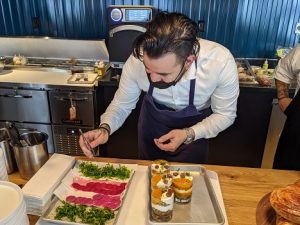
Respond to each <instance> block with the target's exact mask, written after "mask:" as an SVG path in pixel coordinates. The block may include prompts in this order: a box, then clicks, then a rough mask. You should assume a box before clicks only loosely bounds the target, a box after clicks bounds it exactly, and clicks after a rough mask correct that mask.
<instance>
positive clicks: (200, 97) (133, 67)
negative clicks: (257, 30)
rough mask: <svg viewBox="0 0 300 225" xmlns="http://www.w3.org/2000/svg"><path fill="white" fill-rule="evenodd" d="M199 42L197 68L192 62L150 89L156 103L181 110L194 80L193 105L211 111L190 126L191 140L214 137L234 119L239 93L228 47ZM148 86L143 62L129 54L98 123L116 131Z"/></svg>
mask: <svg viewBox="0 0 300 225" xmlns="http://www.w3.org/2000/svg"><path fill="white" fill-rule="evenodd" d="M199 42H200V52H199V56H198V59H197V70H196V67H195V62H194V63H193V64H192V65H191V67H190V68H189V70H188V71H187V72H186V73H185V74H184V75H183V77H182V78H181V80H180V81H179V82H178V83H177V84H176V85H175V86H171V87H169V88H167V89H158V88H154V90H153V94H152V96H153V98H154V100H155V101H156V102H158V103H160V104H164V105H165V106H167V107H169V108H172V109H175V110H180V109H183V108H185V107H187V106H188V104H189V91H190V80H192V79H196V87H195V96H194V105H195V106H196V108H197V109H198V110H201V109H205V108H208V107H211V109H212V111H213V113H212V114H211V115H210V116H209V117H207V118H206V119H204V120H202V121H201V122H198V123H197V124H195V125H193V126H192V128H193V129H194V131H195V140H196V139H199V138H211V137H215V136H216V135H217V134H218V133H219V132H221V131H223V130H224V129H226V128H227V127H229V126H230V125H231V124H232V123H233V122H234V119H235V117H236V105H237V98H238V95H239V81H238V73H237V67H236V64H235V60H234V58H233V56H232V55H231V53H230V52H229V50H228V49H226V48H225V47H223V46H222V45H220V44H217V43H215V42H211V41H208V40H204V39H200V40H199ZM148 89H149V81H148V78H147V75H146V72H145V67H144V64H143V63H142V62H141V61H140V60H138V59H136V58H135V57H134V56H132V55H131V56H130V57H129V58H128V60H127V61H126V63H125V65H124V67H123V71H122V74H121V79H120V83H119V88H118V90H117V91H116V93H115V96H114V99H113V100H112V102H111V103H110V105H109V106H108V108H107V109H106V112H105V113H104V114H103V115H102V116H101V123H107V124H109V125H110V127H111V133H113V132H114V131H116V130H117V129H118V128H119V127H120V126H122V124H123V123H124V121H125V119H126V118H127V117H128V115H129V114H130V113H131V111H132V110H133V109H134V108H135V106H136V103H137V101H138V100H139V96H140V94H141V91H145V92H147V91H148Z"/></svg>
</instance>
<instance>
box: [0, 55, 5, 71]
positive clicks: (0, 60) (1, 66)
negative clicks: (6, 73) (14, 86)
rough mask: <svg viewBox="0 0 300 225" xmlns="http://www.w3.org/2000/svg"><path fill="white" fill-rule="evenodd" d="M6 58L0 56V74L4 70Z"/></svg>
mask: <svg viewBox="0 0 300 225" xmlns="http://www.w3.org/2000/svg"><path fill="white" fill-rule="evenodd" d="M5 61H6V57H5V56H0V72H1V71H2V70H3V69H4V66H5Z"/></svg>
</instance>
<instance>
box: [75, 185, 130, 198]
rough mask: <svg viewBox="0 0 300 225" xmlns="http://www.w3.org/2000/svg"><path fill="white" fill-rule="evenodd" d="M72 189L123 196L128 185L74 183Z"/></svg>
mask: <svg viewBox="0 0 300 225" xmlns="http://www.w3.org/2000/svg"><path fill="white" fill-rule="evenodd" d="M72 187H73V188H75V189H76V190H80V191H88V192H95V193H99V194H104V195H121V194H122V193H123V192H124V190H125V188H126V183H119V184H115V183H108V182H101V183H100V182H89V183H86V185H81V184H78V183H72Z"/></svg>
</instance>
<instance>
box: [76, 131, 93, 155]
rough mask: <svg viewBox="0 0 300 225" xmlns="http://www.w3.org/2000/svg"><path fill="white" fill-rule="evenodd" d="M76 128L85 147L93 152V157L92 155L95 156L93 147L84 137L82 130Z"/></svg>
mask: <svg viewBox="0 0 300 225" xmlns="http://www.w3.org/2000/svg"><path fill="white" fill-rule="evenodd" d="M78 130H79V133H80V135H81V136H82V138H83V141H84V143H85V146H86V147H87V148H88V150H89V151H90V152H91V153H92V154H93V158H94V156H95V151H94V149H93V148H92V146H91V144H90V143H89V141H88V140H87V139H86V137H85V136H84V135H83V132H82V130H81V129H80V128H79V129H78Z"/></svg>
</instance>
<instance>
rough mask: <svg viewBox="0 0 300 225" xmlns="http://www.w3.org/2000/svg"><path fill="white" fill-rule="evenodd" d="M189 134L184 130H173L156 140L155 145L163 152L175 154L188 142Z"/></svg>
mask: <svg viewBox="0 0 300 225" xmlns="http://www.w3.org/2000/svg"><path fill="white" fill-rule="evenodd" d="M186 137H187V134H186V131H185V130H183V129H176V130H171V131H170V132H169V133H167V134H166V135H163V136H161V137H160V138H155V139H154V143H155V144H156V146H157V147H159V148H160V149H161V150H163V151H168V152H175V151H176V150H177V148H178V147H179V146H180V145H182V143H183V142H184V141H185V140H186Z"/></svg>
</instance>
